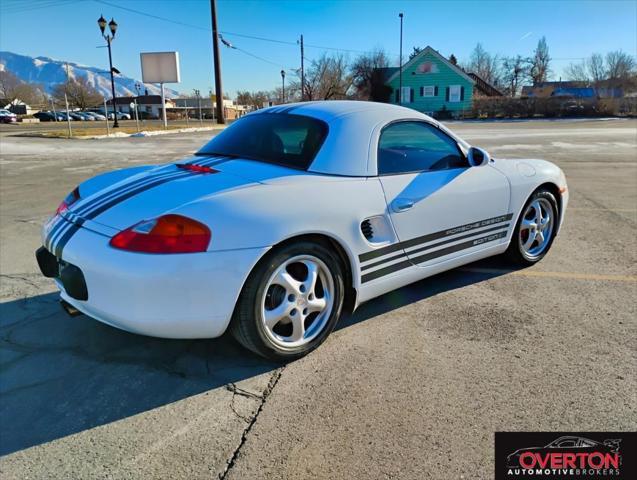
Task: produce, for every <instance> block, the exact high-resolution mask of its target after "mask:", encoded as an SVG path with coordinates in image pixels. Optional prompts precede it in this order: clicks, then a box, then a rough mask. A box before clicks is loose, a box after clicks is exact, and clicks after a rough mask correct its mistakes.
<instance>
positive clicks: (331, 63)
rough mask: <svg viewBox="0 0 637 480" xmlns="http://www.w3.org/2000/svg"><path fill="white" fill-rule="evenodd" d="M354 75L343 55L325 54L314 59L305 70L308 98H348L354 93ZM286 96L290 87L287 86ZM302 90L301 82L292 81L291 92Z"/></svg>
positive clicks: (306, 94)
mask: <svg viewBox="0 0 637 480" xmlns="http://www.w3.org/2000/svg"><path fill="white" fill-rule="evenodd" d="M352 87H353V83H352V75H350V69H349V68H348V64H347V60H346V59H345V57H344V56H343V55H340V54H339V55H327V54H323V55H322V56H321V57H319V58H318V59H317V60H313V61H312V63H311V65H310V67H309V68H308V69H307V70H306V72H305V89H304V90H305V94H304V98H305V99H306V100H336V99H343V98H347V97H348V96H349V95H350V94H351V93H352V91H351V90H352ZM285 90H286V96H287V94H288V89H287V88H286V89H285ZM299 91H300V82H299V81H294V82H291V83H290V94H291V95H295V94H296V92H299Z"/></svg>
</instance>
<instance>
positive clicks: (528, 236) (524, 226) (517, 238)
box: [507, 189, 559, 265]
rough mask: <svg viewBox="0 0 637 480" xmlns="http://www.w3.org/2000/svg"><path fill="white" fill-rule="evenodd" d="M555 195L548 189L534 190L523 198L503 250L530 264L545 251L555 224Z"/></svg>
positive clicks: (542, 255) (556, 214)
mask: <svg viewBox="0 0 637 480" xmlns="http://www.w3.org/2000/svg"><path fill="white" fill-rule="evenodd" d="M558 221H559V220H558V209H557V202H556V200H555V196H554V195H553V194H552V193H551V192H550V191H549V190H544V189H542V190H538V191H536V192H535V193H533V195H531V198H529V200H528V201H527V203H526V205H525V206H524V209H523V210H522V215H520V218H519V220H518V223H517V225H516V228H515V232H514V234H513V238H512V239H511V243H510V244H509V248H508V250H507V254H508V255H509V257H510V258H511V259H512V260H514V261H515V262H516V263H522V264H526V265H528V264H533V263H536V262H538V261H539V260H540V259H542V257H544V255H546V253H547V252H548V250H549V248H551V244H552V243H553V238H554V237H555V233H556V229H557V225H558Z"/></svg>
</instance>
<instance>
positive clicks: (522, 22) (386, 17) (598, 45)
mask: <svg viewBox="0 0 637 480" xmlns="http://www.w3.org/2000/svg"><path fill="white" fill-rule="evenodd" d="M137 11H138V12H137ZM217 11H218V28H219V31H220V32H222V35H223V37H224V38H225V39H226V40H228V41H230V42H231V43H232V44H233V45H234V46H235V47H237V49H228V48H226V47H224V46H223V45H221V44H220V45H221V47H222V50H221V65H222V80H223V90H224V92H228V93H229V94H230V96H231V97H234V95H235V94H236V92H237V90H251V91H253V90H271V89H273V88H275V87H278V86H279V85H280V82H281V74H280V71H281V69H284V70H286V72H287V79H288V81H289V80H290V79H291V78H293V77H294V70H295V69H298V68H299V65H300V49H299V46H298V45H297V43H296V42H297V40H298V39H299V37H300V35H301V34H303V36H304V41H305V44H306V48H305V58H306V64H307V63H309V62H311V61H312V59H315V58H317V57H319V56H320V55H321V54H322V53H324V52H328V53H338V52H340V53H342V54H344V55H346V56H348V57H349V59H350V60H353V59H355V58H356V57H357V56H358V55H359V54H360V53H361V52H368V51H370V50H373V49H375V48H383V49H384V50H385V51H386V52H387V53H389V54H390V57H391V59H392V61H393V62H394V63H395V65H398V52H399V32H400V30H399V29H400V23H399V18H398V13H399V12H403V13H404V33H403V52H404V57H407V54H408V53H409V52H410V51H411V49H412V47H413V46H420V47H424V46H426V45H430V46H432V47H433V48H435V49H436V50H438V51H439V52H440V53H442V54H443V55H445V56H449V55H450V54H451V53H453V54H454V55H455V56H456V57H457V58H458V60H459V61H460V62H463V61H464V60H467V59H468V58H469V55H470V54H471V50H472V49H473V48H474V47H475V45H476V43H477V42H481V43H482V45H483V46H484V48H485V49H486V50H487V51H489V52H490V53H493V54H498V55H501V56H509V55H515V54H521V55H524V56H529V55H531V54H532V52H533V49H534V48H535V46H536V45H537V42H538V40H539V39H540V38H541V37H542V36H546V39H547V42H548V45H549V51H550V55H551V56H552V57H553V62H552V70H553V75H552V76H553V78H555V79H558V78H559V77H560V76H561V75H562V74H563V69H564V68H565V67H566V66H567V65H568V64H569V63H570V62H578V61H581V59H583V58H585V57H588V56H589V55H590V54H592V53H595V52H600V53H606V52H608V51H611V50H619V49H621V50H623V51H625V52H627V53H629V54H631V55H637V0H625V1H613V0H607V1H583V0H580V1H576V0H545V1H542V0H536V1H523V0H519V1H515V0H508V1H507V0H501V1H481V0H475V1H470V0H469V1H460V0H447V1H424V0H421V1H416V0H413V1H406V0H403V1H400V0H394V1H391V0H296V1H284V0H251V1H248V0H217ZM139 12H141V13H139ZM101 14H103V15H104V17H106V18H107V19H108V20H110V19H111V17H112V18H114V19H115V21H116V22H117V23H118V24H119V29H118V31H117V35H116V39H115V41H114V42H113V62H114V65H115V66H116V67H117V68H118V69H119V70H120V71H121V72H122V73H123V74H125V75H127V76H129V77H133V78H138V79H139V78H141V68H140V65H139V53H140V52H152V51H172V50H176V51H178V52H179V55H180V62H181V83H180V84H173V85H170V87H171V88H174V89H175V90H178V91H180V92H192V89H195V88H197V89H200V90H202V91H204V92H207V91H208V90H209V89H212V86H213V85H214V80H213V78H214V77H213V69H212V39H211V36H212V34H211V21H210V2H209V0H127V1H125V0H108V1H106V0H83V1H73V0H0V50H6V51H10V52H14V53H19V54H24V55H30V56H47V57H51V58H54V59H58V60H65V61H71V62H75V63H80V64H85V65H90V66H95V67H102V68H105V69H106V70H108V56H107V53H106V50H105V49H104V48H98V47H99V46H100V45H103V40H102V38H101V37H100V32H99V29H98V26H97V19H98V18H99V16H100V15H101ZM158 17H159V18H158ZM249 37H259V38H249ZM265 39H267V40H265Z"/></svg>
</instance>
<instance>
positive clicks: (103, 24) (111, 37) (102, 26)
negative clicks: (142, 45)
mask: <svg viewBox="0 0 637 480" xmlns="http://www.w3.org/2000/svg"><path fill="white" fill-rule="evenodd" d="M97 24H98V25H99V27H100V31H101V32H102V37H104V39H105V40H106V45H107V46H108V63H109V66H110V67H111V70H110V72H111V93H112V94H113V118H114V119H115V121H114V122H113V128H117V127H119V123H118V122H117V109H116V108H115V76H114V74H113V55H112V54H111V42H112V41H113V40H114V39H115V32H116V31H117V23H116V22H115V20H113V19H112V18H111V21H110V22H108V28H109V30H110V31H111V34H110V35H109V34H107V33H104V32H105V31H106V19H105V18H104V15H100V18H99V19H98V20H97ZM106 117H107V118H108V112H106Z"/></svg>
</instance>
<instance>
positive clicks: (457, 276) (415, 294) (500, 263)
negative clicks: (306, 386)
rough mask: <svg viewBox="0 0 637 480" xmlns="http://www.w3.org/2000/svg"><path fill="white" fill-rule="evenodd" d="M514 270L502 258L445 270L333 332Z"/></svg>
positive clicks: (372, 304) (376, 302) (371, 305)
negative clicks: (470, 269)
mask: <svg viewBox="0 0 637 480" xmlns="http://www.w3.org/2000/svg"><path fill="white" fill-rule="evenodd" d="M469 268H475V269H481V271H468V270H467V269H469ZM517 269H518V268H517V267H513V266H512V265H511V264H510V263H509V262H508V261H506V260H504V259H503V258H502V257H491V258H487V259H484V260H480V261H478V262H474V263H471V264H469V265H465V266H464V267H460V268H456V269H454V270H448V271H446V272H443V273H439V274H438V275H434V276H433V277H428V278H425V279H424V280H420V281H418V282H415V283H412V284H410V285H406V286H404V287H402V288H399V289H398V290H394V291H392V292H389V293H386V294H385V295H382V296H381V297H378V298H375V299H373V300H371V301H369V302H366V303H364V304H363V305H361V306H360V307H359V308H358V309H357V310H356V312H354V313H353V314H352V315H348V316H347V317H345V318H343V319H341V321H340V322H339V324H338V326H337V327H336V329H337V330H338V329H342V328H347V327H350V326H352V325H354V324H356V323H359V322H363V321H365V320H368V319H370V318H373V317H376V316H378V315H382V314H384V313H387V312H389V311H391V310H394V309H397V308H400V307H402V306H405V305H409V304H411V303H415V302H419V301H420V300H424V299H425V298H429V297H433V296H434V295H437V294H439V293H443V292H447V291H449V290H455V289H457V288H462V287H466V286H467V285H473V284H475V283H480V282H482V281H485V280H489V279H490V278H494V277H499V276H501V275H505V274H507V273H509V272H512V271H515V270H517Z"/></svg>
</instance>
